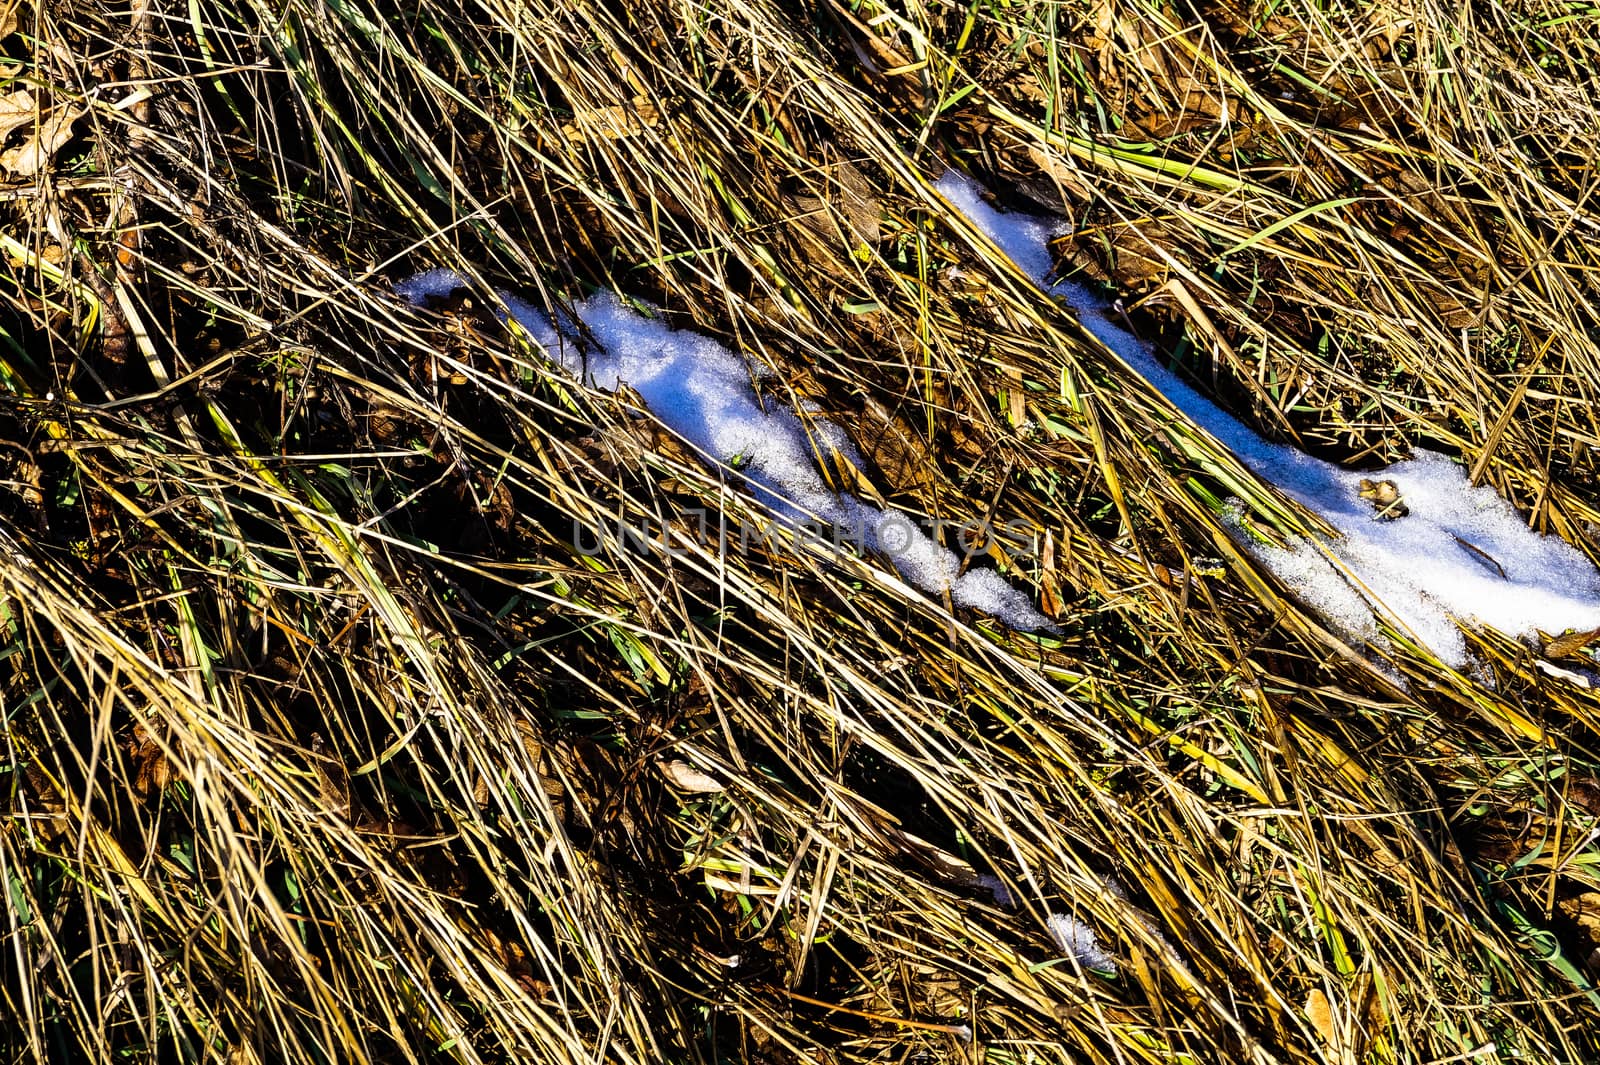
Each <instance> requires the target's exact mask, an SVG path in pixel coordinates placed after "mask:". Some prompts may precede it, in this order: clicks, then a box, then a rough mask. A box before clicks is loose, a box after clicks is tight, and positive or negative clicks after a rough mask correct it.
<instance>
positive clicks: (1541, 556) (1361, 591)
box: [936, 171, 1600, 669]
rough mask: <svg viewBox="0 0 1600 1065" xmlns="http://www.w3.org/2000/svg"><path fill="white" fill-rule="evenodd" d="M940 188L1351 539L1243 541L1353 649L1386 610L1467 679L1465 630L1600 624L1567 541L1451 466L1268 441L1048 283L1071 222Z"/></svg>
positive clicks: (1078, 298) (1134, 360) (1522, 631)
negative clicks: (1365, 485) (1358, 462)
mask: <svg viewBox="0 0 1600 1065" xmlns="http://www.w3.org/2000/svg"><path fill="white" fill-rule="evenodd" d="M936 187H937V188H938V190H939V192H940V193H942V194H943V195H944V197H945V199H947V200H949V201H950V203H951V204H952V205H954V206H955V207H956V208H958V209H959V210H960V211H961V212H962V214H964V215H966V217H967V219H968V220H969V221H970V222H971V223H972V224H973V225H975V226H976V227H977V228H978V229H979V230H981V231H982V232H983V233H984V234H985V235H986V236H987V237H988V238H989V239H990V240H992V241H994V243H995V245H996V246H997V247H999V248H1000V250H1001V251H1003V252H1005V253H1006V255H1008V256H1009V257H1010V258H1011V260H1012V262H1014V263H1016V264H1017V266H1018V267H1019V268H1020V269H1021V270H1022V271H1023V272H1024V273H1026V274H1027V275H1028V277H1030V278H1031V279H1032V280H1033V282H1034V283H1035V284H1036V285H1038V286H1039V288H1040V289H1042V290H1043V291H1045V292H1046V293H1048V294H1050V295H1055V296H1061V297H1063V298H1065V300H1066V301H1067V303H1069V304H1070V305H1071V306H1072V307H1073V309H1074V310H1076V311H1077V313H1078V316H1079V318H1080V320H1081V321H1082V322H1083V324H1084V327H1085V328H1086V329H1088V331H1089V332H1090V333H1092V334H1094V336H1095V337H1097V338H1098V339H1099V340H1100V341H1101V342H1102V343H1104V344H1105V345H1106V346H1107V347H1108V348H1110V349H1111V350H1112V351H1113V352H1115V353H1116V354H1117V355H1118V356H1119V357H1121V358H1122V359H1123V361H1124V362H1126V363H1127V364H1128V365H1129V366H1130V367H1132V368H1133V369H1134V371H1135V372H1137V373H1139V374H1140V375H1142V376H1143V377H1144V378H1145V380H1147V381H1149V382H1150V383H1151V384H1152V385H1154V386H1155V387H1156V388H1157V389H1158V390H1159V391H1160V392H1161V393H1162V394H1163V395H1164V396H1166V397H1167V399H1169V400H1170V401H1171V402H1172V403H1173V404H1174V405H1175V406H1177V407H1179V408H1180V409H1181V410H1183V412H1184V413H1185V414H1187V415H1188V416H1189V417H1190V419H1192V420H1193V421H1194V422H1195V423H1196V424H1197V425H1199V426H1200V427H1201V428H1203V429H1205V430H1206V431H1207V432H1209V433H1210V434H1211V435H1212V436H1213V437H1215V438H1216V439H1217V441H1218V442H1219V443H1221V444H1222V445H1224V446H1225V447H1227V448H1228V449H1229V450H1230V451H1232V452H1233V453H1234V454H1235V455H1237V456H1238V457H1239V459H1240V460H1241V461H1242V462H1243V463H1244V464H1245V465H1246V466H1248V467H1249V468H1250V469H1251V470H1253V471H1254V472H1255V473H1256V474H1257V475H1258V476H1260V477H1262V478H1264V479H1266V480H1269V481H1271V482H1273V483H1274V484H1276V485H1277V486H1278V487H1279V488H1281V489H1282V490H1283V491H1284V492H1285V493H1286V494H1287V495H1289V496H1291V497H1292V498H1294V499H1295V500H1296V501H1298V502H1299V503H1301V504H1302V505H1303V506H1305V507H1306V508H1307V509H1309V510H1312V511H1315V512H1316V513H1318V514H1320V515H1322V517H1323V518H1324V519H1325V520H1326V521H1327V522H1328V524H1329V525H1331V526H1332V527H1333V528H1335V529H1337V530H1338V531H1339V532H1340V533H1341V534H1342V536H1341V538H1340V539H1338V540H1335V541H1333V542H1331V543H1326V544H1317V543H1311V542H1308V541H1303V540H1302V541H1298V542H1295V543H1292V544H1291V545H1290V546H1289V547H1288V548H1287V549H1279V548H1273V547H1263V546H1261V545H1260V544H1259V543H1257V542H1256V541H1255V540H1254V539H1253V538H1251V537H1249V536H1247V535H1245V534H1244V533H1243V532H1242V531H1240V530H1238V529H1236V530H1235V532H1236V534H1237V535H1236V539H1238V540H1239V542H1240V543H1241V544H1243V545H1244V546H1245V547H1247V548H1248V549H1249V550H1250V551H1251V552H1252V553H1253V554H1254V555H1255V556H1256V557H1257V558H1258V559H1260V560H1261V561H1262V562H1263V563H1264V564H1265V565H1266V566H1267V567H1268V568H1270V569H1271V570H1272V571H1273V572H1275V573H1276V574H1277V575H1278V576H1279V577H1280V578H1281V579H1282V580H1283V581H1284V583H1285V584H1286V585H1288V586H1289V587H1290V588H1292V589H1293V590H1294V591H1295V592H1296V593H1297V594H1298V595H1299V596H1300V598H1301V599H1302V600H1303V601H1304V602H1305V603H1306V604H1307V605H1308V606H1310V607H1312V608H1313V609H1315V610H1317V611H1318V612H1319V613H1321V614H1322V615H1323V617H1324V618H1325V619H1326V620H1327V622H1328V624H1329V625H1330V626H1331V627H1332V628H1334V629H1335V630H1336V631H1338V632H1339V633H1340V634H1341V635H1343V636H1344V637H1345V638H1347V639H1350V640H1352V641H1357V642H1358V645H1359V642H1361V641H1364V642H1368V643H1373V644H1375V645H1377V646H1380V647H1381V646H1382V642H1381V638H1380V636H1379V632H1378V626H1377V622H1376V620H1375V618H1374V611H1378V612H1381V613H1382V614H1384V615H1385V616H1387V617H1388V619H1389V620H1390V621H1391V623H1393V624H1396V625H1398V626H1399V627H1401V628H1402V629H1403V630H1405V631H1408V632H1409V633H1410V634H1411V635H1412V636H1414V637H1415V638H1416V640H1417V641H1418V642H1419V643H1420V644H1422V645H1423V646H1425V647H1427V648H1428V649H1429V650H1431V651H1432V652H1433V653H1434V654H1435V655H1437V656H1438V657H1439V659H1440V660H1441V661H1444V662H1446V663H1448V664H1449V665H1451V666H1454V667H1456V668H1458V669H1459V668H1461V667H1463V666H1465V665H1466V664H1467V659H1468V655H1467V650H1466V643H1465V641H1464V640H1463V638H1462V635H1461V631H1460V628H1459V627H1458V625H1457V622H1458V621H1459V622H1462V623H1465V624H1468V625H1474V624H1476V625H1489V626H1492V627H1494V628H1496V629H1499V630H1500V631H1501V632H1504V633H1506V634H1508V635H1512V636H1522V637H1530V636H1533V635H1534V633H1535V630H1536V629H1542V630H1544V631H1545V632H1550V633H1559V632H1562V631H1564V630H1566V629H1588V628H1595V627H1597V626H1600V573H1597V572H1596V571H1595V568H1594V567H1593V566H1591V565H1590V564H1589V561H1588V559H1586V558H1585V557H1584V556H1583V554H1582V553H1580V552H1579V551H1578V550H1577V549H1576V548H1574V547H1572V546H1571V545H1570V544H1567V543H1566V542H1564V541H1562V540H1561V539H1560V538H1559V537H1554V536H1541V535H1539V534H1537V533H1535V532H1533V531H1532V530H1530V529H1529V528H1528V526H1527V524H1526V523H1525V522H1524V521H1523V520H1522V519H1521V518H1520V517H1519V516H1518V514H1517V512H1516V510H1515V509H1514V508H1513V507H1511V506H1510V504H1508V503H1507V502H1506V501H1505V500H1503V499H1501V498H1500V496H1499V495H1498V494H1497V493H1496V492H1495V491H1494V489H1492V488H1488V487H1484V486H1479V487H1473V486H1472V485H1470V484H1469V483H1468V481H1467V477H1466V473H1465V471H1464V470H1463V469H1462V468H1461V467H1460V466H1458V465H1456V464H1455V463H1454V462H1452V461H1451V460H1450V459H1449V458H1447V457H1446V456H1444V455H1440V454H1437V453H1434V452H1430V451H1424V450H1422V449H1420V448H1419V449H1417V450H1416V452H1415V457H1414V458H1412V459H1411V460H1409V461H1406V462H1399V463H1395V464H1394V465H1392V466H1390V467H1388V468H1387V469H1384V470H1382V471H1380V472H1377V473H1372V472H1368V473H1360V472H1353V471H1350V470H1346V469H1343V468H1342V467H1339V466H1335V465H1333V464H1332V463H1328V462H1323V461H1322V460H1320V459H1317V458H1313V457H1312V456H1309V455H1305V454H1302V453H1301V452H1299V451H1296V450H1295V449H1294V448H1292V447H1286V446H1284V445H1281V444H1273V443H1270V442H1268V441H1266V440H1263V439H1262V438H1261V437H1260V436H1258V435H1257V434H1256V433H1255V432H1253V431H1252V430H1251V429H1249V428H1248V427H1246V426H1245V425H1244V424H1242V423H1241V422H1239V421H1238V420H1237V419H1235V418H1234V417H1232V416H1231V415H1229V414H1228V413H1227V412H1226V411H1224V410H1222V409H1221V408H1220V407H1218V406H1217V405H1216V404H1215V403H1212V402H1211V401H1210V400H1208V399H1206V398H1205V397H1204V396H1202V395H1200V394H1199V393H1198V392H1196V391H1195V390H1194V389H1192V388H1190V387H1189V386H1188V385H1187V384H1186V383H1184V382H1183V381H1182V380H1180V379H1179V378H1178V376H1177V375H1176V374H1174V373H1172V371H1170V370H1168V369H1167V368H1166V367H1165V366H1163V365H1162V364H1161V363H1159V362H1158V361H1156V359H1155V358H1154V357H1153V356H1152V354H1151V352H1150V349H1149V348H1148V347H1147V346H1146V345H1145V344H1144V343H1143V342H1141V341H1140V340H1139V339H1138V338H1137V337H1135V336H1134V335H1133V334H1132V333H1130V332H1129V331H1128V330H1127V329H1125V328H1123V327H1122V326H1121V325H1118V324H1117V323H1115V322H1113V321H1111V319H1110V318H1109V317H1108V316H1107V313H1106V307H1105V305H1104V303H1103V302H1102V301H1101V300H1099V299H1098V298H1096V296H1095V295H1094V294H1093V293H1092V292H1090V291H1089V290H1088V289H1086V288H1085V287H1083V286H1082V285H1079V284H1076V283H1073V282H1065V281H1063V282H1055V283H1052V282H1051V280H1050V273H1051V269H1052V265H1053V263H1052V256H1051V252H1050V246H1049V242H1050V240H1051V238H1053V237H1055V236H1058V235H1060V234H1061V233H1063V232H1065V230H1066V226H1065V225H1064V224H1063V223H1062V222H1061V221H1059V220H1057V219H1050V218H1038V217H1034V216H1032V215H1026V214H1021V213H1003V212H1000V211H997V210H996V209H995V208H994V207H992V206H990V205H989V204H988V203H986V202H985V201H984V200H983V198H982V192H983V189H982V187H981V186H980V185H978V184H977V183H976V182H974V181H972V180H971V179H969V178H966V177H964V176H962V175H959V174H956V173H955V172H954V171H951V172H949V173H947V174H946V175H945V176H944V177H943V178H941V179H940V180H939V182H938V184H937V186H936ZM1364 477H1365V478H1369V479H1373V480H1389V481H1393V482H1394V484H1395V486H1396V487H1397V488H1398V489H1399V492H1400V496H1401V498H1402V499H1403V501H1404V504H1405V506H1406V507H1408V508H1409V514H1407V515H1405V516H1404V517H1399V518H1394V519H1393V520H1380V519H1379V517H1378V515H1377V513H1376V510H1375V507H1374V505H1373V503H1372V502H1371V501H1369V500H1367V499H1363V498H1361V496H1360V487H1361V480H1362V479H1363V478H1364ZM1330 554H1331V555H1332V556H1333V558H1334V559H1336V560H1337V563H1338V565H1335V564H1334V562H1333V561H1330V559H1329V557H1328V556H1329V555H1330ZM1341 568H1342V569H1344V570H1345V571H1346V573H1341V572H1340V570H1341Z"/></svg>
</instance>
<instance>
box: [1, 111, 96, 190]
mask: <svg viewBox="0 0 1600 1065" xmlns="http://www.w3.org/2000/svg"><path fill="white" fill-rule="evenodd" d="M82 115H83V112H82V111H74V110H73V109H71V108H68V107H62V108H58V109H57V110H56V111H55V112H54V113H53V114H52V115H51V116H50V117H49V118H47V119H45V120H44V122H42V123H41V124H40V125H39V128H38V129H37V130H35V131H34V134H33V136H31V137H29V138H28V139H27V140H26V141H24V142H23V143H22V144H20V145H18V146H17V147H15V148H12V149H10V150H8V151H7V152H5V153H4V154H3V155H0V170H7V171H10V173H11V174H12V176H13V177H18V178H30V177H32V176H33V175H35V174H37V173H38V172H39V171H40V170H43V169H44V168H45V166H47V165H48V164H49V162H50V160H51V159H52V158H54V157H55V154H56V153H57V152H59V151H60V150H61V148H62V147H63V146H64V145H65V144H66V143H67V142H68V141H69V140H71V139H72V124H73V123H74V122H76V121H78V119H79V118H80V117H82Z"/></svg>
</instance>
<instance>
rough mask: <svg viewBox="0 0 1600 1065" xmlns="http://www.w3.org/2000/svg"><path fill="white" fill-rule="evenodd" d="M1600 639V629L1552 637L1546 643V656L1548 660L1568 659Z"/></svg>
mask: <svg viewBox="0 0 1600 1065" xmlns="http://www.w3.org/2000/svg"><path fill="white" fill-rule="evenodd" d="M1596 638H1600V629H1589V630H1587V631H1585V632H1568V633H1564V634H1562V635H1560V636H1555V637H1552V638H1550V639H1548V640H1546V641H1545V644H1544V654H1545V657H1546V658H1566V657H1567V656H1569V655H1575V654H1577V653H1578V652H1579V651H1581V650H1583V649H1584V648H1585V647H1588V646H1589V645H1590V644H1591V643H1593V642H1594V641H1595V639H1596Z"/></svg>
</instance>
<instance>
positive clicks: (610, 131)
mask: <svg viewBox="0 0 1600 1065" xmlns="http://www.w3.org/2000/svg"><path fill="white" fill-rule="evenodd" d="M660 122H661V112H660V111H658V110H656V105H655V104H654V103H652V102H651V101H650V98H649V97H648V96H635V97H634V98H633V105H632V106H631V107H629V106H625V105H621V104H618V105H615V106H612V107H592V108H588V109H587V110H583V111H579V112H578V113H576V114H575V115H573V116H572V121H571V122H569V123H568V124H567V125H565V126H563V127H562V128H561V132H562V133H565V134H566V135H567V137H569V138H570V139H572V140H574V141H579V142H581V141H586V140H590V139H594V138H598V139H600V140H617V139H618V138H621V137H632V136H635V135H636V134H639V133H642V132H644V131H645V130H646V129H654V128H655V127H656V126H657V125H659V124H660Z"/></svg>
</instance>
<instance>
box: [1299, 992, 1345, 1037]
mask: <svg viewBox="0 0 1600 1065" xmlns="http://www.w3.org/2000/svg"><path fill="white" fill-rule="evenodd" d="M1306 1020H1308V1021H1310V1022H1311V1027H1313V1028H1315V1029H1316V1030H1317V1035H1318V1036H1319V1037H1321V1039H1322V1043H1323V1045H1324V1046H1326V1047H1328V1048H1330V1049H1332V1048H1333V1047H1337V1046H1338V1045H1339V1030H1338V1029H1337V1028H1335V1027H1334V1025H1333V1007H1332V1006H1331V1005H1330V1004H1329V1002H1328V996H1327V995H1325V994H1324V993H1323V991H1322V988H1320V987H1314V988H1312V989H1311V994H1310V995H1308V996H1307V997H1306Z"/></svg>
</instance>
